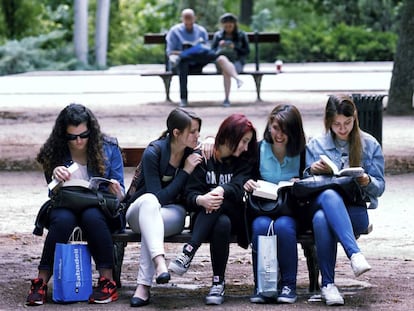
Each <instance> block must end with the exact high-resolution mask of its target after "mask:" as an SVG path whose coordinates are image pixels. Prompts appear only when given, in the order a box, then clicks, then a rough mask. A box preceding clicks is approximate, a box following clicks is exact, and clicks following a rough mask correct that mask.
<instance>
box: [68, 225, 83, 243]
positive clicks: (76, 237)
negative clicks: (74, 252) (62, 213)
mask: <svg viewBox="0 0 414 311" xmlns="http://www.w3.org/2000/svg"><path fill="white" fill-rule="evenodd" d="M68 244H87V242H86V241H84V240H83V233H82V229H81V228H80V227H79V226H77V227H75V228H74V229H73V231H72V233H71V234H70V236H69V240H68Z"/></svg>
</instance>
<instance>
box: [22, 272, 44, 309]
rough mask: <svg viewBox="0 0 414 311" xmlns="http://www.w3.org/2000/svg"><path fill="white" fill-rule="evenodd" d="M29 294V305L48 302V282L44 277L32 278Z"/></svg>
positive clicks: (27, 303)
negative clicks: (44, 280)
mask: <svg viewBox="0 0 414 311" xmlns="http://www.w3.org/2000/svg"><path fill="white" fill-rule="evenodd" d="M31 282H32V285H31V286H30V291H29V296H27V299H26V305H27V306H40V305H42V304H44V303H45V302H46V298H47V284H46V283H44V282H43V279H39V278H37V279H33V280H31Z"/></svg>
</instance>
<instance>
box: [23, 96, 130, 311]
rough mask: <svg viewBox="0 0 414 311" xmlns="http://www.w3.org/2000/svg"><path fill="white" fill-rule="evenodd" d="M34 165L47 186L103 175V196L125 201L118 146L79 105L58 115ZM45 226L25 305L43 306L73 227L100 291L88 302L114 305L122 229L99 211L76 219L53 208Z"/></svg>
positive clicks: (85, 211)
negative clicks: (116, 249)
mask: <svg viewBox="0 0 414 311" xmlns="http://www.w3.org/2000/svg"><path fill="white" fill-rule="evenodd" d="M37 161H38V162H39V163H40V164H41V165H42V167H43V170H44V174H45V177H46V181H47V182H48V183H50V182H51V181H52V177H53V179H55V180H57V181H67V180H69V179H73V178H78V179H85V180H89V178H90V177H92V176H102V177H105V178H108V179H111V180H112V181H113V183H111V184H110V185H109V186H108V187H107V189H105V190H106V191H108V192H111V193H113V194H115V195H117V196H118V198H119V200H122V199H123V197H124V167H123V162H122V155H121V152H120V149H119V147H118V144H117V141H116V139H115V138H111V137H109V136H106V135H104V134H102V133H101V131H100V127H99V124H98V120H97V119H96V118H95V116H94V115H93V113H92V112H91V111H90V110H89V109H88V108H86V107H84V106H82V105H79V104H70V105H68V106H67V107H65V108H64V109H63V110H62V111H61V112H60V113H59V115H58V117H57V119H56V122H55V125H54V128H53V131H52V133H51V134H50V136H49V138H48V139H47V141H46V142H45V144H44V145H43V146H42V148H41V149H40V152H39V154H38V155H37ZM73 162H75V163H77V164H78V165H79V169H78V170H76V171H75V172H73V173H70V172H69V171H68V168H67V167H68V166H69V165H70V164H72V163H73ZM47 222H48V224H47V225H48V234H47V237H46V240H45V243H44V246H43V252H42V257H41V259H40V264H39V272H38V277H37V278H36V279H34V280H32V285H31V287H30V292H29V295H28V297H27V300H26V304H27V305H29V306H38V305H42V304H43V303H44V302H46V297H47V283H48V281H49V279H50V277H51V276H52V273H53V260H54V253H55V247H56V243H67V242H68V240H69V236H70V235H71V233H72V231H73V229H74V228H75V227H76V226H80V228H81V229H82V231H83V233H84V236H85V237H86V240H87V242H88V246H89V249H90V251H91V254H92V256H93V259H94V261H95V264H96V268H97V269H98V271H99V281H98V286H97V287H94V289H93V292H92V294H91V296H90V297H89V302H90V303H108V302H111V301H115V300H117V299H118V292H117V286H116V284H115V281H113V279H112V268H113V266H114V259H113V242H112V235H111V234H112V233H113V232H114V231H116V230H118V229H120V228H119V226H122V225H123V224H121V222H120V221H115V220H110V219H108V218H106V217H105V215H104V214H103V212H102V211H101V209H100V208H99V206H96V207H95V208H88V209H86V210H84V211H82V212H81V213H80V214H77V213H75V212H74V211H73V210H70V209H66V208H59V207H54V208H52V209H50V211H49V215H48V221H47Z"/></svg>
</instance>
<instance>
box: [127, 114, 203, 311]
mask: <svg viewBox="0 0 414 311" xmlns="http://www.w3.org/2000/svg"><path fill="white" fill-rule="evenodd" d="M200 127H201V119H200V118H199V117H197V116H196V115H195V114H193V113H190V112H188V111H185V110H183V109H181V108H177V109H174V110H173V111H171V112H170V114H169V116H168V118H167V130H166V131H165V132H164V133H163V134H162V135H161V137H160V138H159V139H157V140H155V141H153V142H151V143H150V144H149V145H148V147H147V148H146V149H145V151H144V154H143V156H142V174H141V176H142V178H143V179H142V180H135V179H134V180H133V182H132V187H130V189H134V191H132V190H131V191H130V190H129V191H128V194H127V195H128V196H130V197H129V198H128V202H129V203H130V206H129V208H128V210H127V213H126V219H127V221H128V223H129V226H130V227H131V229H132V230H133V231H134V232H137V233H140V234H141V254H140V259H139V270H138V279H137V284H138V286H137V289H136V291H135V293H134V295H133V297H132V298H131V300H130V304H131V306H132V307H141V306H145V305H147V304H148V303H149V302H150V288H151V284H152V281H153V278H154V274H155V275H156V282H157V284H163V283H167V282H168V281H169V280H170V274H169V273H168V270H167V266H166V263H165V257H164V254H165V251H164V237H165V236H171V235H174V234H177V233H180V232H181V231H182V229H183V227H184V221H185V215H186V211H185V208H184V207H183V206H182V204H181V200H180V194H181V191H182V189H183V187H184V185H185V184H186V182H187V180H188V178H189V176H190V174H191V173H192V172H193V170H194V168H195V167H196V166H197V165H198V164H199V163H201V160H202V156H201V155H200V154H199V153H198V152H194V151H195V148H196V147H197V144H198V138H199V136H200ZM132 192H133V193H132Z"/></svg>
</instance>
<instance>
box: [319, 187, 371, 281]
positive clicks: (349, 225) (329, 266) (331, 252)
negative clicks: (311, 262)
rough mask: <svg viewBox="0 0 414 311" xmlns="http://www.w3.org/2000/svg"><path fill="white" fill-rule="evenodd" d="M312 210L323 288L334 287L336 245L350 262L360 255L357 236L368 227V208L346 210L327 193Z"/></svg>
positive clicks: (335, 193) (355, 207)
mask: <svg viewBox="0 0 414 311" xmlns="http://www.w3.org/2000/svg"><path fill="white" fill-rule="evenodd" d="M312 209H313V210H314V215H313V218H312V225H313V231H314V235H315V245H316V252H317V256H318V264H319V268H320V271H321V275H322V286H326V285H327V284H330V283H334V279H335V263H336V255H337V242H339V243H341V245H342V247H343V248H344V251H345V253H346V255H347V256H348V258H350V257H351V256H352V254H354V253H358V252H360V249H359V247H358V244H357V241H356V238H355V235H359V234H360V233H362V232H364V231H365V230H366V228H367V227H368V224H369V221H368V212H367V208H366V207H365V206H346V205H345V203H344V201H343V199H342V197H341V196H340V195H339V194H338V193H337V192H336V191H334V190H325V191H324V192H322V193H321V194H320V195H319V196H318V197H317V198H316V199H315V201H314V203H313V206H312Z"/></svg>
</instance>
